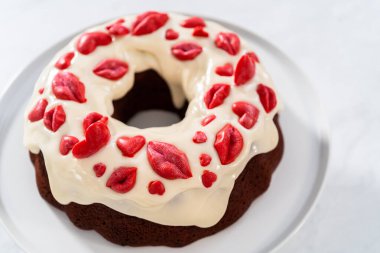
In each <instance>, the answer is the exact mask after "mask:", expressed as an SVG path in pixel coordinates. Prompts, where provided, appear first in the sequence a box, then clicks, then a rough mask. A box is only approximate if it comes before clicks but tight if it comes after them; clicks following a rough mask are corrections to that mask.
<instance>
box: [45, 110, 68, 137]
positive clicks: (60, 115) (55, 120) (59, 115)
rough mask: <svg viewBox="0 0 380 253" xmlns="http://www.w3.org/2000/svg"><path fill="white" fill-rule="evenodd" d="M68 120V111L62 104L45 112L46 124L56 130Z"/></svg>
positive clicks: (48, 127)
mask: <svg viewBox="0 0 380 253" xmlns="http://www.w3.org/2000/svg"><path fill="white" fill-rule="evenodd" d="M65 120H66V113H65V111H64V110H63V107H62V105H58V106H56V107H54V108H52V109H50V110H49V111H47V112H45V114H44V125H45V127H46V128H47V129H49V130H51V131H53V132H56V131H57V130H58V129H59V128H60V127H61V126H62V124H63V123H65Z"/></svg>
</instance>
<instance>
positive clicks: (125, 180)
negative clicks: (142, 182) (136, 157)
mask: <svg viewBox="0 0 380 253" xmlns="http://www.w3.org/2000/svg"><path fill="white" fill-rule="evenodd" d="M136 176H137V168H136V167H119V168H117V169H116V170H115V171H114V172H112V174H111V176H110V177H109V178H108V180H107V183H106V186H107V187H109V188H111V189H112V190H114V191H115V192H118V193H126V192H129V191H130V190H132V188H133V187H134V186H135V183H136Z"/></svg>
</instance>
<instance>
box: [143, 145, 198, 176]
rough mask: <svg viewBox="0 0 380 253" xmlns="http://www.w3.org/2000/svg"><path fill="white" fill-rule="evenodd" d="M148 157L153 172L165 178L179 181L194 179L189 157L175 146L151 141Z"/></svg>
mask: <svg viewBox="0 0 380 253" xmlns="http://www.w3.org/2000/svg"><path fill="white" fill-rule="evenodd" d="M147 156H148V161H149V163H150V165H151V166H152V168H153V170H154V171H155V172H156V173H157V174H158V175H160V176H161V177H163V178H166V179H179V178H183V179H186V178H189V177H192V174H191V170H190V165H189V161H188V160H187V156H186V154H185V153H183V152H182V151H181V150H179V149H178V148H176V147H175V146H174V145H172V144H169V143H165V142H158V141H150V142H149V143H148V147H147Z"/></svg>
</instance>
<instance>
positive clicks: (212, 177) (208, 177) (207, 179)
mask: <svg viewBox="0 0 380 253" xmlns="http://www.w3.org/2000/svg"><path fill="white" fill-rule="evenodd" d="M217 178H218V177H217V176H216V174H215V173H214V172H211V171H208V170H204V171H203V174H202V183H203V185H204V187H206V188H210V187H211V186H212V184H213V183H214V182H215V181H216V179H217Z"/></svg>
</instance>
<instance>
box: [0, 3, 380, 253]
mask: <svg viewBox="0 0 380 253" xmlns="http://www.w3.org/2000/svg"><path fill="white" fill-rule="evenodd" d="M149 9H154V10H163V11H178V12H191V13H197V14H200V15H206V16H210V17H215V18H221V19H224V20H226V21H228V22H231V23H234V24H237V25H241V26H245V27H247V28H248V29H250V30H252V31H254V32H255V33H257V34H259V35H261V36H263V37H264V38H266V39H268V40H269V41H271V42H272V43H273V44H275V45H276V46H277V47H279V48H280V49H281V50H283V51H284V52H285V53H286V54H288V55H289V56H290V57H291V58H292V59H293V60H294V61H295V62H296V63H297V64H298V65H299V66H300V67H301V69H303V71H305V73H306V74H307V75H308V76H309V78H310V79H311V80H312V81H313V83H314V84H315V89H316V91H317V92H318V95H319V97H320V99H321V101H322V104H323V105H324V107H325V111H326V113H327V116H328V120H329V123H330V127H331V140H332V149H331V159H330V163H329V169H328V176H327V180H326V185H325V188H324V190H323V192H322V195H321V197H320V199H319V201H318V203H317V205H316V208H315V209H314V210H313V212H312V213H311V215H310V217H309V219H308V220H307V221H306V223H305V224H304V225H303V226H302V227H301V229H300V230H299V231H298V232H297V233H296V234H295V236H294V237H292V238H291V239H290V240H289V241H288V242H287V243H286V244H285V245H284V247H283V248H281V249H280V250H279V252H280V253H285V252H289V253H295V252H380V104H379V102H380V1H375V0H373V1H370V0H368V1H363V0H346V1H329V0H323V1H301V0H299V1H297V0H291V1H274V0H272V1H267V0H266V1H262V0H261V1H252V0H234V1H223V0H218V1H210V0H208V1H207V0H185V1H183V0H175V1H174V0H172V1H170V0H157V1H153V0H151V1H147V0H145V1H144V0H133V1H130V0H123V1H122V0H111V1H110V0H102V1H95V0H91V1H78V0H66V1H51V0H50V1H48V0H8V1H7V0H0V27H1V28H0V90H1V91H3V90H4V89H5V88H6V87H7V85H8V84H9V82H10V81H11V80H12V78H13V77H15V75H16V74H17V73H18V72H19V71H21V70H22V68H23V67H24V66H26V65H27V63H29V62H30V61H31V60H32V59H34V58H35V57H36V56H37V55H39V54H40V53H41V52H43V51H44V50H45V49H46V48H48V47H50V45H52V44H54V43H55V42H58V41H59V40H61V39H62V38H65V37H66V36H68V35H70V34H72V33H73V32H77V31H78V30H80V29H82V28H85V27H87V26H90V25H92V24H94V23H98V22H99V21H103V20H107V19H110V18H112V17H116V16H119V15H124V14H128V13H134V12H142V11H146V10H149ZM0 251H1V252H21V250H20V249H19V248H18V247H17V246H16V244H15V243H14V242H13V241H12V239H10V237H9V236H8V235H7V233H6V232H5V230H4V228H2V227H1V226H0Z"/></svg>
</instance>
